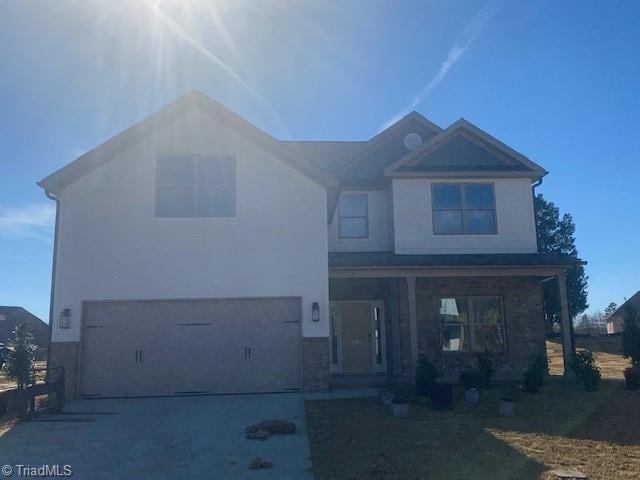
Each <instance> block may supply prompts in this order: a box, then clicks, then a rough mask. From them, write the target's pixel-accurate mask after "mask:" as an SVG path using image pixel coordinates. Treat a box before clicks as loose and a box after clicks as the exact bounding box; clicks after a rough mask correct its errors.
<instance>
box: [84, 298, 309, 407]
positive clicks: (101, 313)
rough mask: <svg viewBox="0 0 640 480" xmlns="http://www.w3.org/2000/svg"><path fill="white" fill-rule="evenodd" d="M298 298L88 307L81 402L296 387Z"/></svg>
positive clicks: (94, 305)
mask: <svg viewBox="0 0 640 480" xmlns="http://www.w3.org/2000/svg"><path fill="white" fill-rule="evenodd" d="M300 318H301V304H300V299H299V298H256V299H216V300H196V301H194V300H187V301H173V300H172V301H135V302H133V301H124V302H85V304H84V307H83V327H82V330H83V331H82V359H81V379H80V381H81V392H82V395H83V396H85V397H96V396H147V395H176V394H188V393H192V394H196V393H253V392H281V391H291V390H297V389H299V387H300V352H299V348H300V331H301V328H300Z"/></svg>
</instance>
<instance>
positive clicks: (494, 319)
mask: <svg viewBox="0 0 640 480" xmlns="http://www.w3.org/2000/svg"><path fill="white" fill-rule="evenodd" d="M440 322H441V328H442V349H443V350H444V351H447V352H484V351H485V350H488V351H491V352H502V351H504V350H505V331H504V319H503V316H502V298H500V297H449V298H441V299H440Z"/></svg>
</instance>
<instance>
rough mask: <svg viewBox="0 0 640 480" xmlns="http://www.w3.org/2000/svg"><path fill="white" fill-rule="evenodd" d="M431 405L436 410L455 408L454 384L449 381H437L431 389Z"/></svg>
mask: <svg viewBox="0 0 640 480" xmlns="http://www.w3.org/2000/svg"><path fill="white" fill-rule="evenodd" d="M431 405H432V406H433V408H435V409H436V410H450V409H452V408H453V385H452V384H451V383H447V382H436V383H435V384H434V385H433V387H432V389H431Z"/></svg>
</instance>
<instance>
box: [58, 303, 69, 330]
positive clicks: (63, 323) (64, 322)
mask: <svg viewBox="0 0 640 480" xmlns="http://www.w3.org/2000/svg"><path fill="white" fill-rule="evenodd" d="M69 327H71V309H70V308H69V307H67V308H65V309H64V310H62V311H61V312H60V328H69Z"/></svg>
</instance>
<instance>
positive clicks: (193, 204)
mask: <svg viewBox="0 0 640 480" xmlns="http://www.w3.org/2000/svg"><path fill="white" fill-rule="evenodd" d="M172 160H175V161H176V162H180V161H182V162H184V164H183V165H182V166H181V167H183V168H184V171H183V172H181V173H182V174H183V178H171V179H167V178H162V177H163V175H162V174H161V170H160V163H161V162H171V161H172ZM215 161H218V162H220V165H219V168H218V170H219V172H218V173H219V178H212V177H208V176H207V175H206V168H205V167H206V166H207V165H205V162H215ZM225 165H227V166H228V167H229V168H228V169H227V170H228V172H226V173H227V174H228V175H226V177H228V178H225V172H224V170H225ZM175 167H180V166H179V165H178V163H176V166H175ZM175 167H174V168H175ZM178 170H179V168H178ZM174 173H175V172H174ZM178 177H179V175H178ZM167 190H168V191H171V190H173V193H176V192H180V191H181V193H182V194H183V196H182V200H183V201H184V205H183V206H182V207H183V208H184V210H183V211H174V212H171V211H168V212H167V211H166V210H164V211H163V208H162V207H161V205H160V202H161V195H162V193H161V192H163V191H164V192H166V191H167ZM154 194H155V209H154V214H155V217H156V218H233V217H235V216H236V211H237V174H236V158H235V155H232V154H189V153H183V154H158V155H157V156H156V175H155V192H154ZM225 194H226V195H228V198H227V199H224V195H225ZM217 196H218V197H221V198H223V200H224V201H226V202H229V206H228V207H227V211H225V207H224V203H222V204H221V205H220V204H216V203H214V202H215V201H216V197H217ZM169 199H171V197H170V196H169ZM176 199H179V197H176ZM165 200H166V198H165ZM165 208H166V206H165ZM216 208H220V209H221V211H220V212H216V211H215V209H216ZM169 210H170V208H169Z"/></svg>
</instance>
